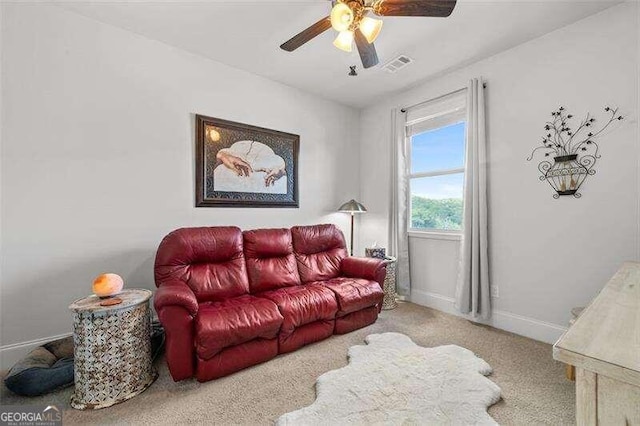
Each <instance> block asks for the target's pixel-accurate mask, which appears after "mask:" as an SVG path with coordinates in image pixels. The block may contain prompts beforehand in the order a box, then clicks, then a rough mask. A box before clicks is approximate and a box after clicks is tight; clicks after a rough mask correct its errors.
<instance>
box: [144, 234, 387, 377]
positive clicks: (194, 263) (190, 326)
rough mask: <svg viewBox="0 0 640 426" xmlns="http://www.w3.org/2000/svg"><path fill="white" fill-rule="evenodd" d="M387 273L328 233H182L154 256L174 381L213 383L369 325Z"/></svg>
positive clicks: (157, 296) (375, 314) (166, 241)
mask: <svg viewBox="0 0 640 426" xmlns="http://www.w3.org/2000/svg"><path fill="white" fill-rule="evenodd" d="M385 274H386V270H385V265H384V263H383V262H382V261H380V260H378V259H370V258H355V257H348V256H347V250H346V248H345V241H344V236H343V235H342V232H340V230H339V229H338V228H336V227H335V226H334V225H315V226H296V227H293V228H291V229H257V230H252V231H244V232H242V231H241V230H240V229H239V228H236V227H208V228H182V229H178V230H176V231H173V232H171V233H170V234H169V235H167V236H166V237H165V238H164V239H163V240H162V242H161V243H160V246H159V248H158V253H157V255H156V262H155V281H156V286H157V287H158V290H157V291H156V294H155V297H154V306H155V308H156V311H157V313H158V316H159V318H160V322H161V323H162V325H163V326H164V328H165V332H166V350H165V353H166V359H167V363H168V365H169V371H170V372H171V376H172V377H173V379H174V380H176V381H177V380H182V379H186V378H189V377H192V376H194V375H195V377H196V378H197V379H198V381H201V382H202V381H207V380H211V379H215V378H218V377H221V376H225V375H227V374H230V373H233V372H235V371H238V370H241V369H243V368H246V367H249V366H251V365H254V364H258V363H260V362H264V361H267V360H269V359H271V358H274V357H275V356H276V355H278V354H280V353H285V352H291V351H294V350H296V349H298V348H300V347H302V346H304V345H307V344H309V343H313V342H316V341H319V340H322V339H325V338H327V337H329V336H331V335H332V334H334V333H336V334H344V333H348V332H350V331H352V330H355V329H358V328H361V327H364V326H366V325H368V324H371V323H373V322H375V321H376V319H377V318H378V313H379V311H380V309H381V307H382V298H383V292H382V283H383V281H384V277H385Z"/></svg>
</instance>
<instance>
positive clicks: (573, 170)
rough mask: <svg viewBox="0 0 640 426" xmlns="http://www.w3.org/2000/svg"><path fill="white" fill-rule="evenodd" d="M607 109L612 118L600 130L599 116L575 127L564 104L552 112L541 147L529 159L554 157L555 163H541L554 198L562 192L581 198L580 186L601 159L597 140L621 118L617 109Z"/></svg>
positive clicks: (544, 160)
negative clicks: (597, 120)
mask: <svg viewBox="0 0 640 426" xmlns="http://www.w3.org/2000/svg"><path fill="white" fill-rule="evenodd" d="M604 110H605V112H607V113H608V114H609V117H608V120H607V122H606V123H604V125H603V126H602V127H601V128H600V129H599V130H598V129H596V124H595V123H596V119H595V118H593V117H591V115H590V114H587V116H586V118H585V119H584V120H582V121H581V122H580V124H578V126H577V127H572V126H573V124H572V123H571V119H572V118H573V115H571V114H568V113H567V111H566V110H565V108H564V107H560V108H558V109H557V110H556V111H553V112H552V113H551V121H547V123H546V124H545V126H544V130H545V133H546V134H545V135H544V137H543V138H542V141H541V146H538V147H536V148H535V149H534V150H533V151H532V152H531V155H530V156H529V157H527V161H531V160H532V159H533V157H534V156H535V155H538V154H544V158H547V157H553V163H552V162H551V161H549V160H546V159H544V158H543V159H542V161H541V162H540V163H539V164H538V170H539V171H540V173H541V176H540V180H541V181H545V180H546V181H547V182H548V183H549V185H551V187H552V188H553V189H554V190H555V194H553V198H556V199H557V198H560V196H561V195H573V196H574V197H575V198H580V197H581V194H580V193H579V192H578V189H580V186H581V185H582V184H583V183H584V181H585V179H586V178H587V176H588V175H594V174H595V173H596V171H595V169H594V168H593V167H594V166H595V164H596V161H597V160H598V159H599V158H600V154H599V149H600V147H599V146H598V143H597V142H596V141H595V139H596V138H597V137H598V135H600V134H601V133H602V132H603V131H604V130H605V129H607V128H608V127H609V126H610V125H611V123H613V122H614V121H619V120H622V115H619V114H618V108H611V107H606V108H605V109H604Z"/></svg>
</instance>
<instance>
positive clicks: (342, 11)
mask: <svg viewBox="0 0 640 426" xmlns="http://www.w3.org/2000/svg"><path fill="white" fill-rule="evenodd" d="M332 5H333V7H332V8H331V14H330V15H329V16H327V17H324V18H322V19H321V20H319V21H318V22H316V23H315V24H313V25H311V26H310V27H309V28H307V29H306V30H304V31H302V32H300V33H299V34H296V35H295V36H293V37H292V38H291V39H290V40H288V41H286V42H285V43H283V44H282V45H281V46H280V48H281V49H283V50H286V51H287V52H292V51H294V50H296V49H297V48H299V47H300V46H302V45H303V44H305V43H306V42H308V41H309V40H311V39H312V38H314V37H317V36H319V35H320V34H322V33H323V32H325V31H327V30H328V29H329V28H332V27H333V29H334V30H336V31H338V37H336V39H335V41H334V42H333V45H334V46H336V47H337V48H338V49H341V50H344V51H346V52H351V49H352V45H353V42H354V41H355V43H356V47H357V48H358V53H359V54H360V59H361V60H362V65H363V66H364V67H365V68H370V67H372V66H374V65H376V64H377V63H378V54H377V53H376V48H375V46H374V45H373V42H374V41H375V39H376V38H377V37H378V34H379V33H380V29H381V28H382V20H380V19H375V18H372V17H370V16H367V15H370V14H374V15H377V16H432V17H447V16H449V15H451V12H453V8H454V7H455V6H456V0H334V1H332Z"/></svg>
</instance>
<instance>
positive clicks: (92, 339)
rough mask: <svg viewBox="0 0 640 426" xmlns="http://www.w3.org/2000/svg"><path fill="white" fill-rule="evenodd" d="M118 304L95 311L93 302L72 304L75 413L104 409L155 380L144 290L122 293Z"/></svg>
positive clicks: (147, 294)
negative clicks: (77, 410)
mask: <svg viewBox="0 0 640 426" xmlns="http://www.w3.org/2000/svg"><path fill="white" fill-rule="evenodd" d="M118 297H119V298H120V299H122V303H120V304H118V305H114V306H100V302H101V301H102V299H100V298H99V297H97V296H89V297H85V298H84V299H79V300H76V301H75V302H73V303H72V304H71V305H70V306H69V309H71V310H72V311H73V313H74V317H73V343H74V358H75V359H74V377H75V392H74V394H73V396H72V397H71V406H72V407H73V408H77V409H79V410H91V409H99V408H106V407H110V406H112V405H114V404H117V403H119V402H123V401H126V400H127V399H129V398H133V397H134V396H136V395H138V394H139V393H141V392H143V391H144V390H145V389H147V388H148V387H149V386H150V385H151V384H152V383H153V381H154V380H155V379H156V377H158V373H157V372H156V371H155V370H154V368H153V365H152V359H151V311H150V310H149V299H150V298H151V292H150V291H149V290H137V289H131V290H125V291H123V292H122V293H120V294H119V295H118Z"/></svg>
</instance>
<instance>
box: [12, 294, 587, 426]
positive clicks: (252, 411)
mask: <svg viewBox="0 0 640 426" xmlns="http://www.w3.org/2000/svg"><path fill="white" fill-rule="evenodd" d="M387 331H393V332H398V333H402V334H405V335H407V336H409V337H410V338H411V339H412V340H413V341H414V342H415V343H416V344H418V345H420V346H424V347H435V346H441V345H451V344H454V345H458V346H462V347H464V348H467V349H469V350H471V351H473V352H474V353H475V354H477V355H478V356H479V357H481V358H482V359H484V360H485V361H487V362H488V363H489V364H490V365H491V366H492V367H493V374H492V375H491V380H492V381H493V382H495V383H496V384H497V385H498V386H500V389H502V400H500V401H499V402H497V403H496V404H494V405H492V406H491V407H489V414H490V415H491V416H492V417H493V418H494V419H495V420H496V421H497V422H498V423H500V424H501V425H540V424H548V425H564V424H566V425H572V424H575V417H574V415H575V414H574V413H575V409H574V404H575V397H574V386H573V383H572V382H569V381H567V380H566V379H565V377H564V367H563V365H562V364H561V363H559V362H556V361H554V360H553V358H552V356H551V345H548V344H546V343H541V342H536V341H535V340H531V339H527V338H525V337H521V336H516V335H514V334H511V333H507V332H504V331H501V330H497V329H495V328H491V327H486V326H481V325H478V324H474V323H471V322H469V321H466V320H464V319H462V318H458V317H455V316H453V315H448V314H445V313H442V312H439V311H436V310H433V309H429V308H425V307H422V306H419V305H415V304H412V303H401V304H400V305H399V306H398V308H397V309H394V310H391V311H382V313H381V314H380V318H378V321H377V322H376V323H375V324H372V325H370V326H369V327H365V328H363V329H360V330H356V331H354V332H352V333H349V334H345V335H341V336H332V337H330V338H328V339H326V340H323V341H321V342H318V343H315V344H312V345H309V346H306V347H304V348H302V349H299V350H297V351H295V352H292V353H290V354H286V355H281V356H278V357H277V358H275V359H272V360H271V361H268V362H266V363H264V364H260V365H256V366H254V367H251V368H248V369H246V370H243V371H240V372H238V373H236V374H232V375H230V376H227V377H224V378H222V379H219V380H213V381H211V382H207V383H198V382H196V381H195V380H186V381H182V382H179V383H175V382H174V381H173V380H171V377H170V376H169V372H168V370H167V367H166V364H165V362H164V359H159V360H158V361H157V362H156V366H157V367H158V369H159V373H160V376H159V377H158V380H156V382H155V383H154V384H153V385H152V386H151V387H150V388H149V389H147V390H146V391H145V392H143V393H142V394H140V395H138V396H136V397H135V398H133V399H131V400H129V401H127V402H124V403H122V404H118V405H115V406H113V407H110V408H107V409H104V410H97V411H77V410H74V409H72V408H70V407H69V398H70V397H71V393H72V392H73V388H68V389H64V390H62V391H59V392H56V393H53V394H50V395H46V396H42V397H37V398H23V397H19V396H16V395H13V394H11V393H10V392H9V391H8V390H7V389H6V388H5V387H4V386H0V389H1V390H0V402H1V403H2V404H40V405H56V406H57V407H59V408H61V409H63V410H64V414H63V419H64V424H65V425H67V426H68V425H75V424H92V425H100V424H117V425H123V424H127V425H129V424H131V425H143V424H152V425H165V424H167V425H183V424H198V425H200V424H219V425H230V424H242V425H245V424H249V425H253V424H260V425H268V424H272V423H273V422H274V421H275V420H276V419H277V418H279V417H280V416H282V415H283V414H285V413H288V412H291V411H295V410H298V409H300V408H302V407H306V406H307V405H309V404H311V403H313V401H314V400H315V397H316V392H315V383H316V379H317V378H318V377H319V376H320V375H322V374H323V373H326V372H327V371H330V370H335V369H337V368H341V367H344V366H345V365H347V356H346V354H347V350H348V349H349V347H351V346H354V345H361V344H362V342H363V341H364V338H365V337H366V336H368V335H369V334H374V333H384V332H387Z"/></svg>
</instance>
